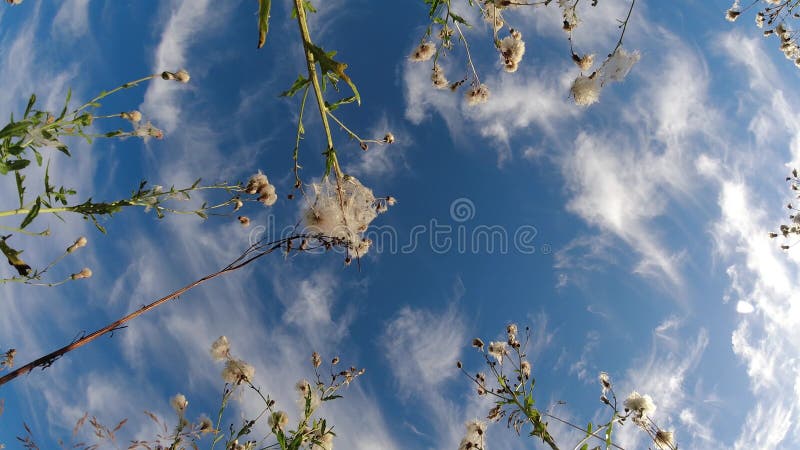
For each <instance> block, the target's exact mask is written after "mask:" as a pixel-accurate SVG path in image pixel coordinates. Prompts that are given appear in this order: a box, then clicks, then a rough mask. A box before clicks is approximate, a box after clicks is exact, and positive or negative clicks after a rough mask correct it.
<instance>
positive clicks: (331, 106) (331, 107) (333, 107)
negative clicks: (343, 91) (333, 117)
mask: <svg viewBox="0 0 800 450" xmlns="http://www.w3.org/2000/svg"><path fill="white" fill-rule="evenodd" d="M355 100H356V97H355V95H351V96H350V97H345V98H343V99H341V100H338V101H336V102H334V103H333V104H328V102H325V106H327V107H328V111H335V110H336V109H337V108H338V107H339V106H341V105H346V104H348V103H353V102H354V101H355Z"/></svg>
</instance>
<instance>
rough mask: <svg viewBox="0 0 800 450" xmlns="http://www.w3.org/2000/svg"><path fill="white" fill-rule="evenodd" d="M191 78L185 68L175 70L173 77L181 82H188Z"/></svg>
mask: <svg viewBox="0 0 800 450" xmlns="http://www.w3.org/2000/svg"><path fill="white" fill-rule="evenodd" d="M191 78H192V77H190V76H189V72H187V71H186V70H185V69H181V70H179V71H177V72H175V79H176V80H178V81H179V82H181V83H188V82H189V80H190V79H191Z"/></svg>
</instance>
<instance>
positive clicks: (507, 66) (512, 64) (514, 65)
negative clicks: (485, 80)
mask: <svg viewBox="0 0 800 450" xmlns="http://www.w3.org/2000/svg"><path fill="white" fill-rule="evenodd" d="M518 69H519V63H518V62H516V61H510V60H506V61H505V63H504V64H503V70H505V71H506V72H508V73H514V72H516V71H517V70H518Z"/></svg>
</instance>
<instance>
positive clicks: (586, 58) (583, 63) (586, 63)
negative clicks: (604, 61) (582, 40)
mask: <svg viewBox="0 0 800 450" xmlns="http://www.w3.org/2000/svg"><path fill="white" fill-rule="evenodd" d="M572 60H573V61H575V64H576V65H577V66H578V68H579V69H581V72H586V71H587V70H589V69H591V67H592V65H594V54H587V55H583V56H580V57H579V56H578V55H573V56H572Z"/></svg>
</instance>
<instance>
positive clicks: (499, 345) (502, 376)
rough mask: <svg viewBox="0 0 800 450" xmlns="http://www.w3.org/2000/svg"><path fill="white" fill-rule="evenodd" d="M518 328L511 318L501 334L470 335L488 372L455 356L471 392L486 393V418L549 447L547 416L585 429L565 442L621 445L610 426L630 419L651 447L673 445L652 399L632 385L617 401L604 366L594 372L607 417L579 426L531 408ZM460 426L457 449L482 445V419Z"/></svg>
mask: <svg viewBox="0 0 800 450" xmlns="http://www.w3.org/2000/svg"><path fill="white" fill-rule="evenodd" d="M518 332H519V330H518V328H517V325H516V324H513V323H512V324H509V325H508V326H506V330H505V336H506V339H504V340H498V341H490V342H489V344H488V345H486V343H485V342H484V341H483V339H480V338H475V339H473V340H472V347H474V348H475V349H476V350H477V351H478V352H479V353H480V354H481V356H482V358H483V362H484V363H485V368H486V369H487V370H488V372H477V373H476V374H475V375H472V374H471V373H469V372H467V371H466V369H464V365H463V364H462V362H461V361H458V362H457V366H458V368H459V369H460V370H461V371H462V372H463V373H464V375H465V376H466V377H467V378H468V379H469V380H470V381H471V382H472V383H473V384H474V385H475V390H476V393H477V395H478V396H480V397H490V398H492V400H493V403H494V406H493V407H492V408H491V409H490V410H489V411H488V413H487V415H486V417H485V418H486V419H487V420H488V421H489V422H499V421H501V420H505V421H506V426H507V427H508V428H511V429H513V430H514V431H515V432H516V433H517V435H520V434H521V433H522V432H523V431H525V432H527V433H528V435H529V436H531V437H535V438H538V439H541V440H542V442H543V443H545V444H547V445H548V446H549V447H550V448H551V449H553V450H558V449H559V446H558V444H557V443H556V439H555V437H554V436H553V435H551V434H550V431H549V430H548V425H549V422H548V419H549V420H554V421H557V422H560V423H562V424H564V425H567V426H569V427H571V428H573V429H576V430H579V431H581V432H583V433H585V437H584V438H583V439H581V440H580V441H579V442H578V443H577V444H576V445H574V446H573V447H569V448H575V449H581V450H588V449H589V442H591V441H592V440H599V441H600V442H601V443H602V445H603V447H604V448H606V449H608V448H611V447H615V448H622V447H620V446H619V445H617V444H615V443H614V441H613V440H612V437H613V432H614V429H615V428H614V427H615V426H622V425H623V424H625V423H626V422H627V421H631V422H633V423H634V424H635V425H636V426H637V427H638V428H640V429H641V430H643V431H644V432H645V433H646V434H647V435H648V436H649V439H650V440H651V441H652V442H653V443H654V444H655V446H656V447H655V448H657V449H659V450H667V449H676V448H677V446H676V445H675V442H674V437H673V432H672V431H667V430H664V429H662V428H660V427H659V426H658V425H657V424H656V423H655V422H654V421H653V419H652V416H653V413H654V411H655V409H656V408H655V404H654V403H653V399H652V398H651V397H650V396H649V395H640V394H639V393H638V392H635V391H634V392H633V393H631V395H630V396H628V397H627V399H625V401H624V402H623V404H622V405H619V404H618V401H617V396H616V393H615V392H614V388H613V385H612V383H611V378H610V377H609V375H608V374H607V373H605V372H601V373H600V375H599V377H598V380H599V382H600V388H601V391H602V393H601V396H600V401H601V403H603V404H604V405H605V406H607V407H608V408H609V409H610V411H611V417H610V418H609V419H608V420H607V421H606V422H605V423H602V424H599V425H598V424H593V423H592V422H589V423H588V424H587V425H586V427H585V428H584V427H581V426H578V425H576V424H574V423H572V422H570V421H568V420H566V419H563V418H560V417H558V416H556V415H554V414H553V413H552V412H551V411H550V410H549V409H547V410H541V409H539V408H537V407H536V399H535V396H534V388H535V387H536V378H535V377H534V376H533V367H532V365H531V362H530V361H529V360H528V357H527V354H526V349H527V347H528V345H529V343H530V328H528V327H525V330H524V338H523V340H522V341H520V339H519V338H518V337H519V333H518ZM487 373H488V375H487ZM560 403H562V402H560ZM466 427H467V433H466V435H465V437H464V438H463V439H462V441H461V443H460V445H459V450H467V449H479V450H484V449H485V448H486V447H485V439H486V438H485V431H486V425H485V423H484V422H481V421H477V420H476V421H470V422H468V423H467V425H466ZM592 448H600V446H598V447H592Z"/></svg>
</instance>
